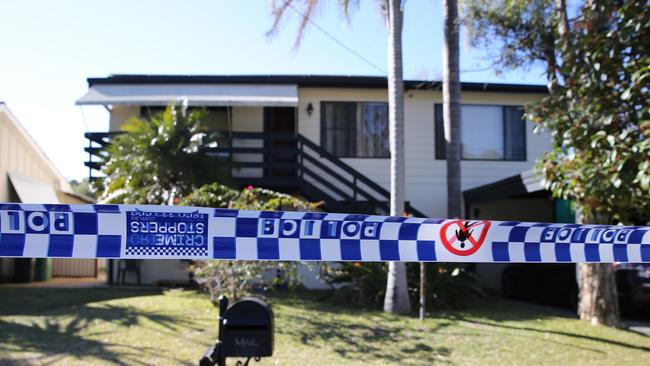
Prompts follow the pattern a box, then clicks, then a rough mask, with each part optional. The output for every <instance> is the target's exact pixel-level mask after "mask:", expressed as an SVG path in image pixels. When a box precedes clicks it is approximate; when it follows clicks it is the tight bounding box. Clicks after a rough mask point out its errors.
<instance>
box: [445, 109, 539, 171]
mask: <svg viewBox="0 0 650 366" xmlns="http://www.w3.org/2000/svg"><path fill="white" fill-rule="evenodd" d="M462 105H472V106H491V107H501V108H502V110H503V113H502V120H501V123H502V124H503V159H470V158H463V157H462V156H461V160H462V161H504V162H525V161H528V129H527V128H526V121H525V119H523V118H522V123H523V124H524V128H523V154H522V158H519V159H508V158H507V156H508V152H507V151H506V146H507V145H508V144H507V143H506V140H507V128H508V127H507V125H506V110H507V109H508V108H517V109H522V110H523V106H518V105H499V104H473V103H469V104H461V106H462ZM442 108H443V107H442V104H441V103H435V104H434V105H433V115H434V116H433V125H434V131H433V133H434V138H433V140H434V141H433V142H434V156H435V159H436V160H446V159H447V158H446V156H447V154H446V150H447V142H446V140H445V136H444V121H443V109H442ZM461 154H462V151H461Z"/></svg>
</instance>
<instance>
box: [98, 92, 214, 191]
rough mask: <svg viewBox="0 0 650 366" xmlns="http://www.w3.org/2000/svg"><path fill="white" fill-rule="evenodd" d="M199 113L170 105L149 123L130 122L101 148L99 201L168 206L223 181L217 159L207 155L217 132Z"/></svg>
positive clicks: (146, 121)
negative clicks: (103, 152)
mask: <svg viewBox="0 0 650 366" xmlns="http://www.w3.org/2000/svg"><path fill="white" fill-rule="evenodd" d="M204 115H205V111H203V110H197V109H194V110H191V111H188V110H187V108H186V107H184V106H176V105H173V104H170V105H169V106H168V107H167V109H166V110H165V111H164V112H162V113H158V114H154V115H153V116H152V117H151V118H150V119H145V118H135V117H134V118H131V119H130V120H129V121H128V122H127V123H126V124H125V125H124V126H123V128H122V130H123V131H124V132H125V133H123V134H120V135H118V136H116V137H115V138H114V139H113V140H112V141H111V144H110V145H108V147H107V148H106V151H107V152H108V160H107V163H106V165H105V166H104V169H103V170H102V171H103V172H104V173H105V174H106V177H105V178H104V179H103V182H102V185H103V189H102V188H100V191H103V194H102V196H101V197H100V199H101V201H103V202H111V203H129V204H138V203H140V204H142V203H146V204H173V203H174V201H175V200H177V199H178V197H183V196H186V195H188V194H190V193H191V192H192V191H193V190H195V189H196V188H198V187H200V186H202V185H204V184H207V183H211V182H214V181H221V182H223V181H224V174H223V171H222V169H221V168H220V161H219V159H218V158H217V157H216V156H214V155H213V154H210V153H209V150H210V149H213V148H215V147H217V138H218V134H217V133H216V132H213V131H210V130H209V129H208V127H207V126H206V125H205V124H204V122H203V117H204Z"/></svg>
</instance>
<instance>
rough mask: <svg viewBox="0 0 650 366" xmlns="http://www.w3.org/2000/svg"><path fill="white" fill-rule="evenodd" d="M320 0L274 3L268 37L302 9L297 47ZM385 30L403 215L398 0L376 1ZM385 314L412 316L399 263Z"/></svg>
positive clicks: (393, 166)
mask: <svg viewBox="0 0 650 366" xmlns="http://www.w3.org/2000/svg"><path fill="white" fill-rule="evenodd" d="M322 2H323V1H322V0H281V1H278V2H274V3H273V9H272V14H273V17H274V23H273V26H272V28H271V30H270V31H269V32H268V33H267V34H268V35H270V34H273V33H275V32H277V30H278V29H279V27H280V21H281V20H282V18H283V17H284V16H285V14H286V12H287V10H294V11H295V12H299V11H298V10H297V8H296V7H297V6H298V7H301V8H304V12H302V19H301V21H300V25H299V28H298V33H297V37H296V42H295V45H294V47H295V48H297V47H298V46H299V45H300V41H301V39H302V36H303V34H304V31H305V29H306V28H307V26H308V25H309V23H310V22H311V17H312V16H313V14H314V11H315V10H316V8H317V6H318V5H319V4H320V3H322ZM339 3H340V5H341V8H342V9H343V12H344V14H345V15H346V16H347V15H348V14H349V10H350V7H351V6H352V5H358V3H359V0H340V1H339ZM377 3H378V4H379V7H380V8H381V10H382V14H383V16H384V19H385V21H386V26H387V28H388V135H389V138H388V139H389V145H390V192H391V197H390V214H391V215H393V216H402V215H403V214H404V196H405V189H406V188H405V160H404V80H403V68H402V22H403V17H404V13H403V7H402V1H401V0H377ZM384 310H385V311H387V312H391V313H396V314H408V313H410V312H411V302H410V300H409V296H408V289H407V286H406V266H405V265H404V263H401V262H389V263H388V279H387V281H386V298H385V302H384Z"/></svg>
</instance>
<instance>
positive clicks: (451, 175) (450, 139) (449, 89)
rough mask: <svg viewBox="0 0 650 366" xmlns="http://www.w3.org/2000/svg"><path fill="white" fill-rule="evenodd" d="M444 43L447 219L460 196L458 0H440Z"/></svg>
mask: <svg viewBox="0 0 650 366" xmlns="http://www.w3.org/2000/svg"><path fill="white" fill-rule="evenodd" d="M443 13H444V14H443V15H444V23H445V26H444V28H445V30H444V45H443V70H442V72H443V74H442V101H443V120H444V125H445V141H446V142H447V214H448V216H449V218H458V217H460V216H461V197H460V179H461V178H460V159H461V150H460V149H461V143H460V70H459V62H460V52H459V40H458V38H459V37H458V33H459V30H458V28H459V26H458V2H457V1H456V0H444V1H443Z"/></svg>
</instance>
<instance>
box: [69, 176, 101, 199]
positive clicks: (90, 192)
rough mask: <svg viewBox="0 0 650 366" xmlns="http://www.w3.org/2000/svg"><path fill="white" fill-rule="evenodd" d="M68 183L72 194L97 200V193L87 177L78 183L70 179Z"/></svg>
mask: <svg viewBox="0 0 650 366" xmlns="http://www.w3.org/2000/svg"><path fill="white" fill-rule="evenodd" d="M68 183H69V184H70V188H72V192H73V193H74V194H76V195H79V196H82V197H87V198H90V199H97V191H96V190H94V189H93V187H92V185H91V184H90V181H89V179H88V177H86V178H83V179H82V180H80V181H78V180H76V179H71V180H70V181H69V182H68Z"/></svg>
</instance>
